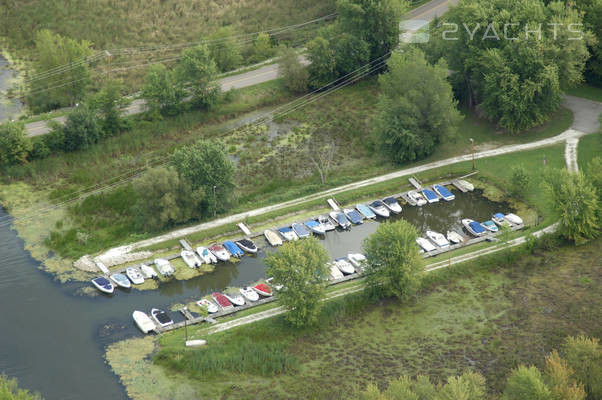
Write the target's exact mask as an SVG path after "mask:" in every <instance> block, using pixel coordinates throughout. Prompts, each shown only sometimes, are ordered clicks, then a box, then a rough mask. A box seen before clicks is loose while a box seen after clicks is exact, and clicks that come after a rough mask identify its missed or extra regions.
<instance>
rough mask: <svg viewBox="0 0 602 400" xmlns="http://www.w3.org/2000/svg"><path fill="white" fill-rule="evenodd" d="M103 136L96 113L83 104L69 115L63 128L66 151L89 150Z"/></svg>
mask: <svg viewBox="0 0 602 400" xmlns="http://www.w3.org/2000/svg"><path fill="white" fill-rule="evenodd" d="M101 136H102V131H101V129H100V126H99V123H98V119H97V118H96V114H95V112H94V111H93V110H92V109H90V108H89V107H88V106H87V105H86V104H81V105H80V106H79V107H76V108H75V109H74V110H73V111H71V112H70V113H69V115H67V121H66V122H65V126H64V127H63V137H64V145H63V149H64V150H66V151H76V150H82V149H87V148H88V147H90V146H91V145H92V144H94V143H96V142H98V140H99V139H100V137H101Z"/></svg>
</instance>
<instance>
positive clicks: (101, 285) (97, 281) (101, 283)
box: [92, 276, 115, 294]
mask: <svg viewBox="0 0 602 400" xmlns="http://www.w3.org/2000/svg"><path fill="white" fill-rule="evenodd" d="M92 284H93V285H94V286H95V287H96V289H98V290H100V291H101V292H103V293H106V294H111V293H113V292H114V291H115V286H114V285H113V284H112V283H111V281H110V280H108V279H107V278H105V277H104V276H99V277H98V278H94V279H92Z"/></svg>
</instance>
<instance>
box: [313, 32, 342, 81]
mask: <svg viewBox="0 0 602 400" xmlns="http://www.w3.org/2000/svg"><path fill="white" fill-rule="evenodd" d="M307 58H309V60H310V61H311V64H310V65H309V67H308V72H309V82H308V83H309V87H310V89H319V88H321V87H323V86H325V85H327V84H329V83H331V82H332V81H334V80H335V79H336V76H337V75H336V60H335V56H334V51H333V49H331V47H330V42H329V41H328V40H326V39H324V38H323V37H321V36H318V37H316V38H315V39H313V40H312V41H311V42H309V43H308V44H307Z"/></svg>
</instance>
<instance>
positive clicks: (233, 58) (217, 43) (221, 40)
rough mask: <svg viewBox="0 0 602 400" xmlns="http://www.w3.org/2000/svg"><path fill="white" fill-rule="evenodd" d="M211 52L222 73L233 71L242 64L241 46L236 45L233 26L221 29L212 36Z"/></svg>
mask: <svg viewBox="0 0 602 400" xmlns="http://www.w3.org/2000/svg"><path fill="white" fill-rule="evenodd" d="M210 40H211V41H210V44H209V51H210V52H211V57H212V58H213V59H214V60H215V63H216V64H217V67H218V69H219V70H220V71H221V72H228V71H232V70H234V69H236V68H238V66H239V65H240V63H241V62H242V55H241V54H240V46H238V45H237V44H236V39H235V38H234V29H233V28H232V27H231V26H224V27H221V28H220V29H219V30H218V31H217V32H216V33H214V34H213V35H211V37H210Z"/></svg>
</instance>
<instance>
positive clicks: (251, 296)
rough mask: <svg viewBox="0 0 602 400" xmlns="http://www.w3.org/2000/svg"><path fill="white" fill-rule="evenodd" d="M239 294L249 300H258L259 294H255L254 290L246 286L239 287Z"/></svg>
mask: <svg viewBox="0 0 602 400" xmlns="http://www.w3.org/2000/svg"><path fill="white" fill-rule="evenodd" d="M240 294H242V295H243V296H244V297H245V299H247V300H249V301H257V300H259V294H257V292H256V291H254V290H253V289H251V288H250V287H248V286H247V287H244V288H242V289H240Z"/></svg>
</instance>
